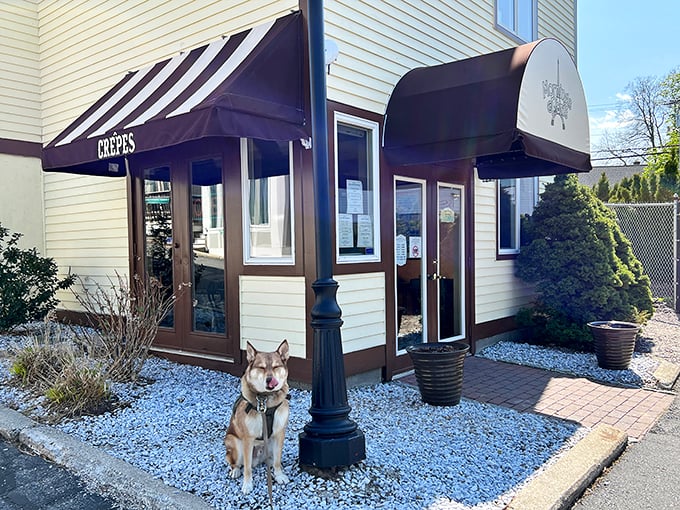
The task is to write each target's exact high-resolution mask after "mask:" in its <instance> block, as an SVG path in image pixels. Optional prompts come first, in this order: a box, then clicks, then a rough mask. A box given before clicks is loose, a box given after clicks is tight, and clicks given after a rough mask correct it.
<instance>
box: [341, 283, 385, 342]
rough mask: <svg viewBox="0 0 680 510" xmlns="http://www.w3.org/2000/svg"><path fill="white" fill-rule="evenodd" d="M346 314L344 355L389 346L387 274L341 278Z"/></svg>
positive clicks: (344, 315) (343, 327) (342, 306)
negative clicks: (386, 294) (386, 320)
mask: <svg viewBox="0 0 680 510" xmlns="http://www.w3.org/2000/svg"><path fill="white" fill-rule="evenodd" d="M334 279H335V280H336V281H337V282H338V294H337V300H338V304H339V305H340V309H341V310H342V321H343V325H342V330H341V335H342V351H343V352H344V353H345V354H347V353H349V352H355V351H361V350H363V349H368V348H370V347H375V346H378V345H385V337H386V323H385V313H386V305H385V273H363V274H354V275H337V276H335V277H334Z"/></svg>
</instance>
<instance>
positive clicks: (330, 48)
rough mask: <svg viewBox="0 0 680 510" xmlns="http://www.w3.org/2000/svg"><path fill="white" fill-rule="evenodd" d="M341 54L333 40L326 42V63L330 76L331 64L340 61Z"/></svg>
mask: <svg viewBox="0 0 680 510" xmlns="http://www.w3.org/2000/svg"><path fill="white" fill-rule="evenodd" d="M339 53H340V50H339V49H338V45H337V43H336V42H335V41H334V40H333V39H326V40H325V41H324V61H325V63H326V67H327V68H328V74H331V64H332V63H333V62H335V61H336V60H337V59H338V54H339Z"/></svg>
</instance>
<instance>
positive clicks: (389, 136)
mask: <svg viewBox="0 0 680 510" xmlns="http://www.w3.org/2000/svg"><path fill="white" fill-rule="evenodd" d="M589 138H590V135H589V127H588V112H587V107H586V100H585V95H584V93H583V86H582V85H581V80H580V78H579V75H578V72H577V70H576V66H575V65H574V61H573V60H572V58H571V56H570V55H569V53H568V52H567V50H566V48H565V47H564V46H563V45H562V44H561V43H560V42H558V41H557V40H555V39H541V40H539V41H535V42H533V43H530V44H524V45H522V46H519V47H517V48H511V49H508V50H503V51H498V52H495V53H490V54H487V55H481V56H478V57H472V58H468V59H464V60H459V61H456V62H451V63H447V64H441V65H437V66H432V67H423V68H417V69H414V70H412V71H410V72H408V73H406V74H405V75H404V76H403V77H402V78H401V79H400V80H399V82H398V83H397V85H396V86H395V88H394V91H393V93H392V96H391V97H390V100H389V103H388V105H387V110H386V113H385V129H384V140H383V146H384V151H385V155H386V157H387V159H388V161H389V162H390V163H391V164H393V165H397V166H399V165H416V164H434V163H442V162H446V161H453V160H460V159H468V158H475V159H476V166H477V170H478V173H479V177H480V178H482V179H493V178H510V177H527V176H532V175H554V174H562V173H571V172H587V171H590V170H591V168H592V167H591V165H590V140H589Z"/></svg>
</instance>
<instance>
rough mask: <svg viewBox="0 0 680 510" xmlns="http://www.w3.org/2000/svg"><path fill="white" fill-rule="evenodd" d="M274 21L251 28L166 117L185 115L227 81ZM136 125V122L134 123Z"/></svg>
mask: <svg viewBox="0 0 680 510" xmlns="http://www.w3.org/2000/svg"><path fill="white" fill-rule="evenodd" d="M274 22H275V20H272V21H270V22H269V23H264V24H262V25H259V26H257V27H255V28H253V29H252V30H251V31H250V32H249V33H248V35H247V36H246V38H245V39H244V40H243V42H242V43H241V44H240V46H239V47H238V48H237V49H236V51H234V53H232V54H231V55H230V56H229V58H228V59H227V60H226V61H225V62H224V64H222V66H221V67H220V68H219V69H218V70H217V72H216V73H215V74H214V75H213V76H211V77H210V79H209V80H208V81H206V82H205V83H204V84H203V85H202V86H201V87H200V88H199V89H198V90H197V91H196V92H194V93H193V94H192V95H191V97H189V99H187V100H186V101H185V102H184V103H183V104H182V105H180V106H179V107H178V108H177V109H176V110H175V111H173V112H171V113H169V114H168V115H167V116H168V117H173V116H175V115H181V114H182V113H187V112H188V111H190V110H191V109H192V108H193V107H194V106H196V105H197V104H199V103H200V102H201V101H203V100H205V99H206V98H207V97H208V96H209V95H210V94H211V93H212V92H213V91H214V90H215V89H216V88H217V87H219V86H220V84H221V83H222V82H223V81H224V80H225V79H227V77H228V76H229V75H230V74H231V73H233V72H234V70H236V68H237V67H238V66H240V65H241V63H242V62H243V61H244V60H245V59H246V57H247V56H248V55H250V52H251V51H253V50H254V49H255V48H256V47H257V45H258V44H259V43H260V41H262V39H263V38H264V36H265V35H267V32H268V31H269V29H270V28H271V27H272V26H274ZM136 123H138V122H136ZM133 125H135V124H130V125H128V126H125V127H130V126H133Z"/></svg>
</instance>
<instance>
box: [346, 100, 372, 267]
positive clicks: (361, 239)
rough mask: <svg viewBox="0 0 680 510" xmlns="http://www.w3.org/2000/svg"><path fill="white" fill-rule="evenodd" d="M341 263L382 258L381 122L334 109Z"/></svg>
mask: <svg viewBox="0 0 680 510" xmlns="http://www.w3.org/2000/svg"><path fill="white" fill-rule="evenodd" d="M335 169H336V172H335V204H336V206H335V207H336V241H337V242H336V246H337V259H338V262H374V261H378V260H380V243H379V239H380V221H379V214H378V213H379V211H378V210H377V209H378V204H379V203H380V201H379V194H378V188H379V179H378V172H379V160H378V124H377V123H376V122H372V121H368V120H365V119H361V118H358V117H353V116H350V115H346V114H344V113H340V112H335Z"/></svg>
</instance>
